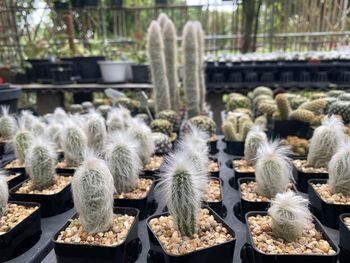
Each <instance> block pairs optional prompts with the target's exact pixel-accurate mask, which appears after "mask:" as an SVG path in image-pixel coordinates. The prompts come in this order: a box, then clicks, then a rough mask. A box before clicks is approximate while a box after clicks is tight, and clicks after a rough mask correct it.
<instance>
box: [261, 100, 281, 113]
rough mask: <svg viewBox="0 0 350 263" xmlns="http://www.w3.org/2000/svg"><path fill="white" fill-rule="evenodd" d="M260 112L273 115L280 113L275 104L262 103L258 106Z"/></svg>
mask: <svg viewBox="0 0 350 263" xmlns="http://www.w3.org/2000/svg"><path fill="white" fill-rule="evenodd" d="M258 111H260V112H261V113H263V114H267V115H272V114H273V113H274V112H277V111H278V108H277V105H276V104H275V103H266V102H262V103H259V105H258Z"/></svg>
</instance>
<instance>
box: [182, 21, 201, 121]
mask: <svg viewBox="0 0 350 263" xmlns="http://www.w3.org/2000/svg"><path fill="white" fill-rule="evenodd" d="M182 50H183V59H182V63H183V72H184V80H183V84H184V88H185V97H186V108H187V111H188V116H189V117H193V116H196V115H198V114H199V113H200V106H199V99H200V92H199V76H198V41H197V29H196V24H195V23H194V22H192V21H189V22H187V23H186V25H185V27H184V29H183V32H182Z"/></svg>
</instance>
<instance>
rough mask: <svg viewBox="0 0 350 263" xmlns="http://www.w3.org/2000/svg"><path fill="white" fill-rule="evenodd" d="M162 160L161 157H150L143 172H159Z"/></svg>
mask: <svg viewBox="0 0 350 263" xmlns="http://www.w3.org/2000/svg"><path fill="white" fill-rule="evenodd" d="M163 160H164V157H163V156H152V157H151V158H150V160H149V162H148V164H146V165H145V167H144V170H145V171H156V170H159V168H160V166H161V165H162V163H163Z"/></svg>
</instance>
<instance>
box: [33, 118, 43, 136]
mask: <svg viewBox="0 0 350 263" xmlns="http://www.w3.org/2000/svg"><path fill="white" fill-rule="evenodd" d="M31 127H32V129H31V132H32V133H33V135H34V136H42V135H44V134H45V131H46V123H44V122H43V121H42V120H40V119H39V118H37V117H34V119H33V122H32V125H31Z"/></svg>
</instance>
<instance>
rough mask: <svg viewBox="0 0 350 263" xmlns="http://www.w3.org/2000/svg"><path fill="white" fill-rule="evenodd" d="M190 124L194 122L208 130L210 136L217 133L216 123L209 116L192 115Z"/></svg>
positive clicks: (203, 129) (198, 126)
mask: <svg viewBox="0 0 350 263" xmlns="http://www.w3.org/2000/svg"><path fill="white" fill-rule="evenodd" d="M188 122H189V124H192V125H194V126H196V127H197V128H199V129H200V130H202V131H204V132H206V133H207V134H208V135H209V136H212V135H213V134H215V133H216V123H215V122H214V120H213V119H211V118H210V117H208V116H204V115H200V116H196V117H192V118H191V119H189V120H188Z"/></svg>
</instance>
